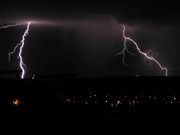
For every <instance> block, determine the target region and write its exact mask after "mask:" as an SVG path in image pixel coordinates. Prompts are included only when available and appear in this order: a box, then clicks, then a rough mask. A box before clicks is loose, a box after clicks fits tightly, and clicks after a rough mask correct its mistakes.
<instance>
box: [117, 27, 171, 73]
mask: <svg viewBox="0 0 180 135" xmlns="http://www.w3.org/2000/svg"><path fill="white" fill-rule="evenodd" d="M122 27H123V38H124V44H123V45H124V47H123V50H122V51H121V52H119V53H118V55H123V63H124V65H126V66H129V65H128V64H126V62H125V54H126V51H127V53H129V54H131V55H134V54H133V53H131V52H130V51H129V50H128V48H127V42H128V41H130V42H132V43H133V45H135V47H136V49H137V51H138V53H140V54H141V55H142V56H144V57H145V58H146V59H148V60H150V61H153V62H154V63H155V64H157V65H158V66H159V68H160V69H161V70H163V71H165V76H168V69H167V68H166V67H163V66H162V65H161V64H160V63H159V62H158V61H157V60H156V59H155V58H153V57H151V56H148V54H147V53H144V52H142V51H141V49H140V48H139V46H138V44H137V43H136V42H135V41H134V40H133V39H131V38H130V37H127V36H126V34H125V32H126V27H125V25H122Z"/></svg>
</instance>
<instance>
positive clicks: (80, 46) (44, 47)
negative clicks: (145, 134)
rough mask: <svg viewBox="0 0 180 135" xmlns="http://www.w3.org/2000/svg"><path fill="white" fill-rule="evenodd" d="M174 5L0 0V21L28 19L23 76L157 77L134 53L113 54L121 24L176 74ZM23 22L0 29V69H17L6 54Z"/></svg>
mask: <svg viewBox="0 0 180 135" xmlns="http://www.w3.org/2000/svg"><path fill="white" fill-rule="evenodd" d="M175 5H176V3H173V4H171V3H169V2H163V3H162V2H157V1H155V0H154V1H153V0H151V1H150V0H147V1H143V0H135V1H133V0H126V1H118V2H113V1H112V2H110V1H109V2H100V1H99V2H98V1H96V2H95V1H86V2H79V1H78V2H75V1H74V2H73V1H61V2H57V1H54V0H52V1H51V2H43V1H38V2H37V1H36V2H34V1H30V0H29V1H23V2H22V1H20V0H19V1H13V2H11V1H7V0H6V1H5V2H4V1H2V2H1V5H0V21H1V22H0V24H1V25H7V24H15V23H17V22H23V21H34V22H36V23H34V24H32V25H31V26H30V31H29V35H28V36H27V38H26V41H25V47H24V49H23V58H24V62H25V64H26V65H27V69H26V71H27V74H26V77H31V76H32V75H33V74H35V75H37V76H38V75H50V74H71V73H75V74H78V75H80V76H87V77H99V76H135V75H142V76H144V75H145V76H146V75H147V76H161V75H164V74H165V73H164V71H161V70H160V69H159V68H158V67H157V65H156V64H154V63H153V62H149V61H148V60H147V59H144V57H142V56H140V55H138V53H137V50H136V49H135V48H134V47H132V46H131V44H128V47H129V49H130V50H131V51H132V52H133V53H135V55H134V56H132V55H128V54H127V55H126V63H127V64H129V67H126V66H125V65H124V64H123V61H122V56H116V54H117V53H118V52H120V51H121V50H122V49H123V36H122V30H123V29H122V26H121V24H124V25H125V26H126V28H127V30H126V34H127V36H129V37H131V38H132V39H133V40H135V41H136V42H137V43H138V44H139V47H140V48H141V50H142V51H144V52H148V54H149V55H151V56H154V58H156V59H157V60H158V61H159V62H160V63H161V64H162V65H163V66H165V67H167V68H168V71H169V76H179V75H180V61H179V57H180V53H179V50H180V46H179V42H180V41H179V40H180V34H179V30H180V26H179V24H180V14H179V11H178V7H176V6H175ZM25 28H26V26H25V25H23V26H17V27H13V28H8V29H1V30H0V71H7V70H18V69H19V66H18V59H16V57H17V55H13V57H12V59H11V62H10V63H8V52H9V51H12V50H13V47H14V46H15V45H16V44H17V43H18V42H19V41H20V40H21V36H22V34H23V33H24V31H25Z"/></svg>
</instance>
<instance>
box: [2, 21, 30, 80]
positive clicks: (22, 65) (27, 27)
mask: <svg viewBox="0 0 180 135" xmlns="http://www.w3.org/2000/svg"><path fill="white" fill-rule="evenodd" d="M23 24H24V23H17V24H14V25H6V26H1V27H0V29H6V28H9V27H16V26H19V25H23ZM30 24H31V22H27V26H26V30H25V32H24V34H23V36H22V39H21V41H20V42H19V43H18V44H17V45H16V46H15V47H14V49H13V51H11V52H9V53H8V55H9V57H8V60H9V61H10V58H11V55H12V54H14V53H15V52H16V51H17V49H18V47H19V53H18V59H19V67H20V68H21V71H22V72H21V79H24V75H25V67H26V65H25V64H24V62H23V57H22V51H23V47H24V42H25V38H26V36H27V35H28V34H29V33H28V32H29V27H30Z"/></svg>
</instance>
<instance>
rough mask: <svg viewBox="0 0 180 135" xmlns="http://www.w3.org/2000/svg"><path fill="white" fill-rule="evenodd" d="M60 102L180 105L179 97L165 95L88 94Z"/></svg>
mask: <svg viewBox="0 0 180 135" xmlns="http://www.w3.org/2000/svg"><path fill="white" fill-rule="evenodd" d="M60 101H61V103H64V104H81V105H92V104H101V105H107V106H110V107H120V106H129V107H135V106H136V105H141V104H142V105H143V104H144V105H146V104H157V105H158V104H164V105H169V104H180V100H179V98H178V97H177V95H164V96H159V95H155V94H148V95H144V94H141V95H109V94H107V95H97V94H92V93H89V94H86V95H83V96H82V95H71V96H67V95H63V94H61V95H60Z"/></svg>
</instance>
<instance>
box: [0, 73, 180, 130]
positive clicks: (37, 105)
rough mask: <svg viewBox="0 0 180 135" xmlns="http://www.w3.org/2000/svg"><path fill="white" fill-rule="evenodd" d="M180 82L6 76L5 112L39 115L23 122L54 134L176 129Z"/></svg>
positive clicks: (0, 106)
mask: <svg viewBox="0 0 180 135" xmlns="http://www.w3.org/2000/svg"><path fill="white" fill-rule="evenodd" d="M179 80H180V78H179V77H107V78H78V77H75V76H63V77H60V76H48V77H36V78H34V79H25V80H21V79H1V80H0V83H1V91H0V112H2V113H8V112H15V113H20V114H22V113H31V114H34V116H35V117H33V118H30V117H28V118H26V120H24V121H26V122H27V121H28V120H30V121H31V122H32V123H34V124H35V125H41V126H40V127H39V126H37V127H38V128H39V129H41V127H42V130H46V129H49V128H50V126H51V128H53V130H52V129H51V132H53V131H54V132H55V131H59V132H61V131H66V132H71V131H73V132H74V131H78V132H80V131H83V130H84V129H85V130H86V132H92V131H100V132H101V131H105V132H106V131H107V132H110V133H112V132H122V131H123V132H127V133H128V132H135V131H137V132H141V131H142V130H143V129H146V131H147V132H151V131H156V130H160V131H166V130H168V131H175V130H178V125H179V122H180V111H179V108H180V95H179ZM8 114H9V113H8ZM36 117H37V118H36ZM34 124H33V125H34Z"/></svg>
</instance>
